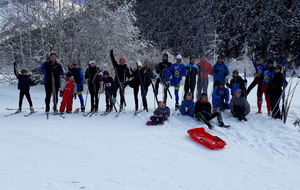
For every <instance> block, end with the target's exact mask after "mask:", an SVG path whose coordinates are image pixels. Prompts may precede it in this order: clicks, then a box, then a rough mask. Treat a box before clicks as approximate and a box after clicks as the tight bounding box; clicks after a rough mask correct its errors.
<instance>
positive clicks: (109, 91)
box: [102, 71, 114, 112]
mask: <svg viewBox="0 0 300 190" xmlns="http://www.w3.org/2000/svg"><path fill="white" fill-rule="evenodd" d="M102 80H103V85H104V89H105V101H106V111H107V112H108V111H112V108H113V105H114V102H113V99H112V97H113V91H114V79H113V78H112V77H110V76H109V73H108V71H103V77H102Z"/></svg>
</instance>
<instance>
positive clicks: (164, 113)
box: [146, 101, 170, 125]
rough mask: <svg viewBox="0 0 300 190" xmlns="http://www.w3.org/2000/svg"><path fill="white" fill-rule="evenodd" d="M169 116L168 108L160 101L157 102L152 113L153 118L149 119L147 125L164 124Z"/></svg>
mask: <svg viewBox="0 0 300 190" xmlns="http://www.w3.org/2000/svg"><path fill="white" fill-rule="evenodd" d="M169 116H170V108H169V107H167V106H166V104H165V103H164V102H162V101H159V102H158V108H156V110H155V111H154V112H153V116H151V117H150V121H148V122H147V123H146V124H147V125H157V124H164V123H165V121H166V120H167V119H168V118H169Z"/></svg>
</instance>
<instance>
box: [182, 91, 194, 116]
mask: <svg viewBox="0 0 300 190" xmlns="http://www.w3.org/2000/svg"><path fill="white" fill-rule="evenodd" d="M179 111H180V113H181V115H189V116H191V117H194V111H195V102H194V100H193V94H192V93H191V92H187V93H186V95H185V99H184V100H182V102H181V105H180V106H179Z"/></svg>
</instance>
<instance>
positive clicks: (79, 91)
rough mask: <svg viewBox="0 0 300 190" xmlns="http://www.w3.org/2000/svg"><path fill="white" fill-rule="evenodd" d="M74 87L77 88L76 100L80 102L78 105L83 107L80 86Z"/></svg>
mask: <svg viewBox="0 0 300 190" xmlns="http://www.w3.org/2000/svg"><path fill="white" fill-rule="evenodd" d="M76 87H77V95H78V98H79V101H80V105H81V106H84V100H83V97H82V91H81V89H80V87H81V84H78V83H77V84H76Z"/></svg>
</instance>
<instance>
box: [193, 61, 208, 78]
mask: <svg viewBox="0 0 300 190" xmlns="http://www.w3.org/2000/svg"><path fill="white" fill-rule="evenodd" d="M196 65H197V66H198V67H199V75H198V78H208V75H211V74H212V69H211V63H209V62H207V61H206V62H204V63H203V62H199V63H197V64H196Z"/></svg>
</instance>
